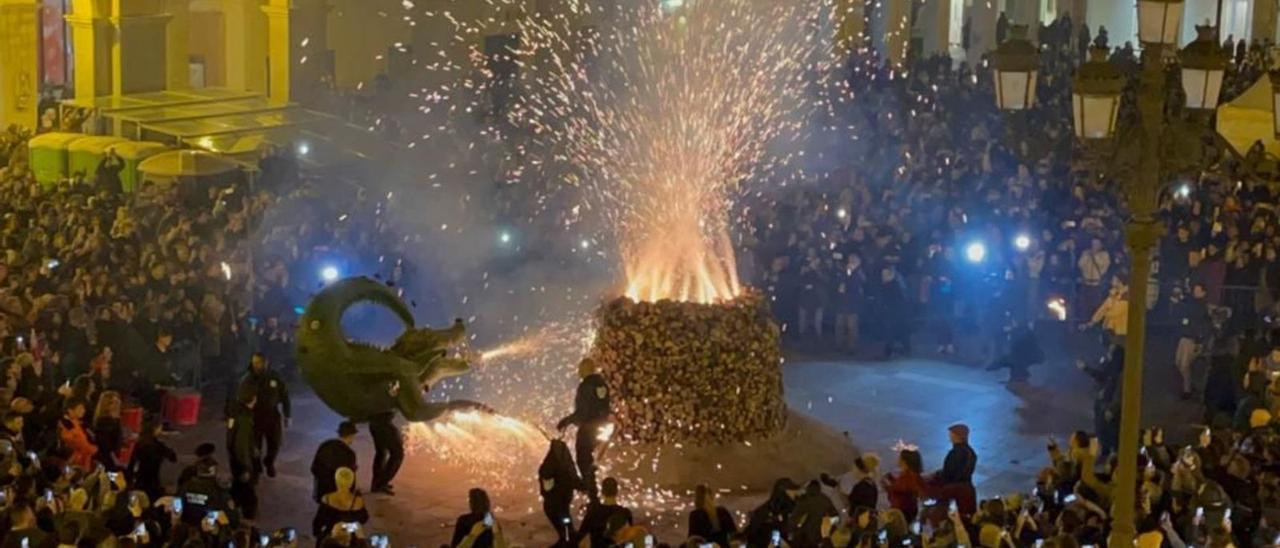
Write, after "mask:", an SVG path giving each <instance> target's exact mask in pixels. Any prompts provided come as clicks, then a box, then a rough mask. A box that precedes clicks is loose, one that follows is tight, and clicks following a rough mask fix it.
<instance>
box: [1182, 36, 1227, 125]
mask: <svg viewBox="0 0 1280 548" xmlns="http://www.w3.org/2000/svg"><path fill="white" fill-rule="evenodd" d="M1196 34H1197V37H1196V40H1195V41H1194V42H1192V43H1190V44H1188V45H1187V47H1186V48H1183V50H1182V53H1180V54H1179V58H1181V61H1182V90H1183V91H1184V92H1186V96H1187V108H1192V109H1200V110H1208V109H1215V108H1218V95H1219V93H1220V92H1221V91H1222V75H1223V74H1224V73H1225V72H1226V70H1227V56H1226V54H1225V53H1224V52H1223V51H1222V48H1220V47H1218V31H1217V29H1215V28H1213V27H1211V26H1208V25H1197V26H1196Z"/></svg>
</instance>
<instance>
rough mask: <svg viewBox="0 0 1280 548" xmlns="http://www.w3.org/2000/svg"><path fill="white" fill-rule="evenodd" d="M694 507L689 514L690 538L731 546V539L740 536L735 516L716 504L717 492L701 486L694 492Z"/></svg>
mask: <svg viewBox="0 0 1280 548" xmlns="http://www.w3.org/2000/svg"><path fill="white" fill-rule="evenodd" d="M693 506H694V508H693V511H692V512H690V513H689V537H690V538H692V537H698V538H702V539H706V540H707V541H709V542H714V543H715V544H716V545H717V546H729V539H731V538H733V536H734V535H736V534H738V524H737V522H735V521H734V519H733V514H730V513H729V511H728V510H725V508H724V507H723V506H720V505H718V504H716V492H715V491H712V490H711V488H710V487H707V486H706V485H701V484H699V485H698V487H697V488H695V489H694V491H693Z"/></svg>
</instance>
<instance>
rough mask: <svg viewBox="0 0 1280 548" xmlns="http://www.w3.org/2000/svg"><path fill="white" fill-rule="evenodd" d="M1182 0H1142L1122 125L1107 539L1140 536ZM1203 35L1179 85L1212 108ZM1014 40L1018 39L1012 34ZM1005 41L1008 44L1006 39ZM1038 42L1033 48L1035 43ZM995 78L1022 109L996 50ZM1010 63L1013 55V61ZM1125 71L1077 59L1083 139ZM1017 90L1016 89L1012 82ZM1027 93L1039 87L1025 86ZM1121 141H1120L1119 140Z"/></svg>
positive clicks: (1095, 132) (1100, 58)
mask: <svg viewBox="0 0 1280 548" xmlns="http://www.w3.org/2000/svg"><path fill="white" fill-rule="evenodd" d="M1182 7H1183V5H1182V0H1139V1H1138V35H1139V38H1140V39H1141V41H1142V74H1141V76H1140V80H1139V89H1138V95H1137V101H1136V103H1137V105H1136V106H1137V110H1138V114H1139V122H1138V123H1137V124H1135V127H1130V128H1125V129H1126V132H1127V133H1133V134H1135V135H1136V137H1137V138H1136V144H1137V148H1138V153H1139V154H1138V164H1137V167H1136V169H1134V170H1133V172H1132V174H1131V175H1130V176H1129V177H1126V178H1125V180H1124V181H1123V182H1124V183H1125V184H1124V189H1125V194H1126V196H1127V198H1128V200H1127V201H1128V205H1129V212H1130V214H1131V217H1130V220H1129V223H1128V226H1127V227H1126V245H1127V247H1128V249H1129V256H1130V258H1131V265H1130V281H1129V323H1128V326H1127V328H1128V329H1127V333H1128V335H1127V336H1126V337H1125V341H1124V345H1125V362H1124V375H1123V382H1124V386H1123V392H1122V396H1121V398H1122V401H1121V411H1120V439H1119V442H1120V443H1119V445H1120V447H1119V465H1118V467H1117V469H1116V471H1115V476H1114V481H1113V483H1112V501H1113V504H1112V508H1111V516H1112V526H1111V538H1110V539H1109V542H1108V545H1109V546H1132V545H1133V541H1134V538H1135V536H1136V532H1137V531H1136V526H1135V519H1134V514H1135V507H1136V498H1137V496H1136V495H1137V477H1138V476H1137V473H1138V470H1137V464H1138V444H1139V437H1140V436H1139V431H1140V420H1141V415H1142V365H1143V357H1144V351H1145V346H1146V323H1147V321H1146V319H1147V315H1146V314H1147V308H1146V298H1145V296H1146V295H1147V285H1148V280H1149V279H1150V274H1151V250H1152V248H1154V247H1155V244H1156V242H1157V240H1158V238H1159V236H1160V234H1161V232H1162V229H1161V227H1160V226H1159V224H1158V223H1157V221H1156V219H1155V213H1156V210H1157V208H1158V206H1159V196H1160V190H1161V188H1162V186H1163V181H1162V180H1161V176H1162V175H1161V172H1162V168H1163V167H1168V166H1165V165H1164V164H1165V163H1166V162H1165V160H1164V159H1162V158H1161V155H1160V153H1161V149H1162V146H1161V145H1162V144H1163V143H1164V142H1165V141H1166V140H1171V139H1170V138H1171V137H1174V135H1173V134H1170V135H1166V131H1167V130H1168V124H1167V123H1166V121H1165V58H1166V55H1165V53H1166V51H1168V49H1169V48H1171V47H1173V45H1174V44H1175V42H1176V41H1177V38H1178V28H1179V25H1180V24H1181V21H1182ZM1197 31H1198V33H1199V37H1198V38H1197V40H1196V41H1195V42H1193V43H1192V44H1190V45H1188V46H1187V48H1186V49H1185V50H1183V51H1182V52H1181V55H1180V56H1179V57H1180V59H1181V64H1182V75H1181V76H1182V85H1183V91H1184V92H1185V94H1186V97H1187V104H1186V105H1185V106H1186V107H1187V108H1188V109H1193V110H1197V111H1208V110H1212V109H1214V108H1217V106H1218V98H1219V92H1220V91H1221V90H1222V78H1223V73H1224V69H1225V67H1226V59H1225V57H1224V56H1223V54H1222V53H1221V51H1220V50H1219V49H1218V46H1217V44H1216V41H1217V38H1216V36H1215V32H1214V29H1212V28H1208V27H1198V28H1197ZM1010 42H1013V41H1012V40H1011V41H1010ZM1008 45H1009V46H1010V48H1009V51H1011V52H1012V51H1015V50H1014V49H1013V48H1014V47H1017V51H1022V50H1024V48H1023V47H1022V46H1021V44H1016V45H1015V44H1012V43H1010V44H1008ZM1001 49H1005V46H1004V45H1002V46H1001ZM1033 49H1034V48H1033ZM996 53H997V55H996V59H995V62H996V65H995V66H996V82H997V95H996V100H997V104H998V106H1000V108H1002V109H1005V110H1013V111H1016V110H1024V109H1026V108H1028V107H1029V103H1027V104H1025V105H1024V106H1021V107H1019V106H1018V104H1017V102H1016V101H1015V102H1013V103H1010V102H1009V101H1007V100H1006V97H1007V96H1009V95H1011V94H1010V93H1009V91H1010V90H1006V89H1004V88H1003V82H1002V81H1001V75H1002V72H1003V71H1004V70H1012V69H1013V68H1016V66H1010V67H1005V66H1002V64H1001V62H1002V59H1001V57H1000V55H999V53H1000V49H998V50H997V51H996ZM1009 65H1014V63H1012V62H1009ZM1272 81H1273V82H1274V84H1273V86H1274V90H1275V91H1274V97H1273V100H1274V104H1275V105H1276V113H1277V114H1276V115H1275V124H1276V126H1275V127H1276V134H1277V135H1280V72H1278V73H1276V74H1275V76H1274V78H1273V80H1272ZM1123 87H1124V79H1123V76H1122V75H1121V74H1120V72H1119V71H1118V70H1117V69H1116V68H1115V67H1113V66H1111V65H1110V64H1109V63H1107V61H1106V51H1105V50H1103V51H1091V52H1090V60H1089V62H1088V63H1085V64H1084V65H1083V66H1081V67H1080V69H1079V71H1078V72H1077V74H1076V78H1075V81H1074V89H1073V92H1072V117H1073V118H1074V125H1075V134H1076V137H1077V138H1079V139H1080V140H1081V141H1085V142H1086V143H1088V142H1096V141H1102V140H1112V139H1113V138H1114V137H1115V136H1116V134H1117V132H1118V128H1117V127H1116V114H1117V112H1118V111H1119V107H1120V93H1121V90H1122V89H1123ZM1012 91H1013V92H1017V91H1019V90H1017V89H1014V90H1012ZM1023 92H1024V93H1034V92H1028V91H1026V90H1023ZM1117 144H1118V143H1117Z"/></svg>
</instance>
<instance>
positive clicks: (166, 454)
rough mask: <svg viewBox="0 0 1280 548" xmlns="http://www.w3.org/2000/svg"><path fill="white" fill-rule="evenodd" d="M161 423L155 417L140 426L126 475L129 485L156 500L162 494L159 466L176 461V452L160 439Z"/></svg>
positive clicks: (162, 486)
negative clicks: (139, 432) (140, 429)
mask: <svg viewBox="0 0 1280 548" xmlns="http://www.w3.org/2000/svg"><path fill="white" fill-rule="evenodd" d="M160 430H161V424H160V422H159V421H158V420H156V419H154V418H153V419H148V420H147V423H146V424H144V425H143V426H142V433H141V434H139V436H138V443H137V445H135V446H134V448H133V456H132V457H131V458H130V459H129V467H128V468H127V470H126V472H127V477H128V478H129V483H130V485H132V486H133V488H134V489H138V490H140V491H142V492H144V493H146V494H147V496H148V497H151V500H157V499H159V498H160V497H162V496H164V494H165V493H164V485H163V484H162V483H161V482H160V468H161V467H162V466H163V465H164V463H165V461H168V462H178V454H177V453H174V452H173V449H170V448H169V446H168V445H165V443H164V442H163V441H160V438H159V435H160Z"/></svg>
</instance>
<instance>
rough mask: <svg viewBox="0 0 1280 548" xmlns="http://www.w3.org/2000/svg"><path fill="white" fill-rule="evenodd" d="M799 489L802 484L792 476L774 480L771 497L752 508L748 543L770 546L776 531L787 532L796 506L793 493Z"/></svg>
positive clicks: (748, 523) (748, 528) (748, 526)
mask: <svg viewBox="0 0 1280 548" xmlns="http://www.w3.org/2000/svg"><path fill="white" fill-rule="evenodd" d="M799 489H800V486H799V485H797V484H796V482H794V481H792V480H791V478H782V479H779V480H777V481H775V482H773V490H772V491H771V492H770V493H769V498H768V499H767V500H765V501H764V502H763V503H761V504H760V506H757V507H756V509H755V510H752V511H751V516H750V517H749V518H748V519H747V529H746V533H747V544H748V545H750V546H770V545H772V537H773V533H774V531H778V532H779V533H780V534H785V533H786V532H787V523H788V522H789V521H790V519H791V512H792V511H793V510H794V509H795V507H796V502H795V500H794V497H793V495H792V493H793V492H794V491H798V490H799Z"/></svg>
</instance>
